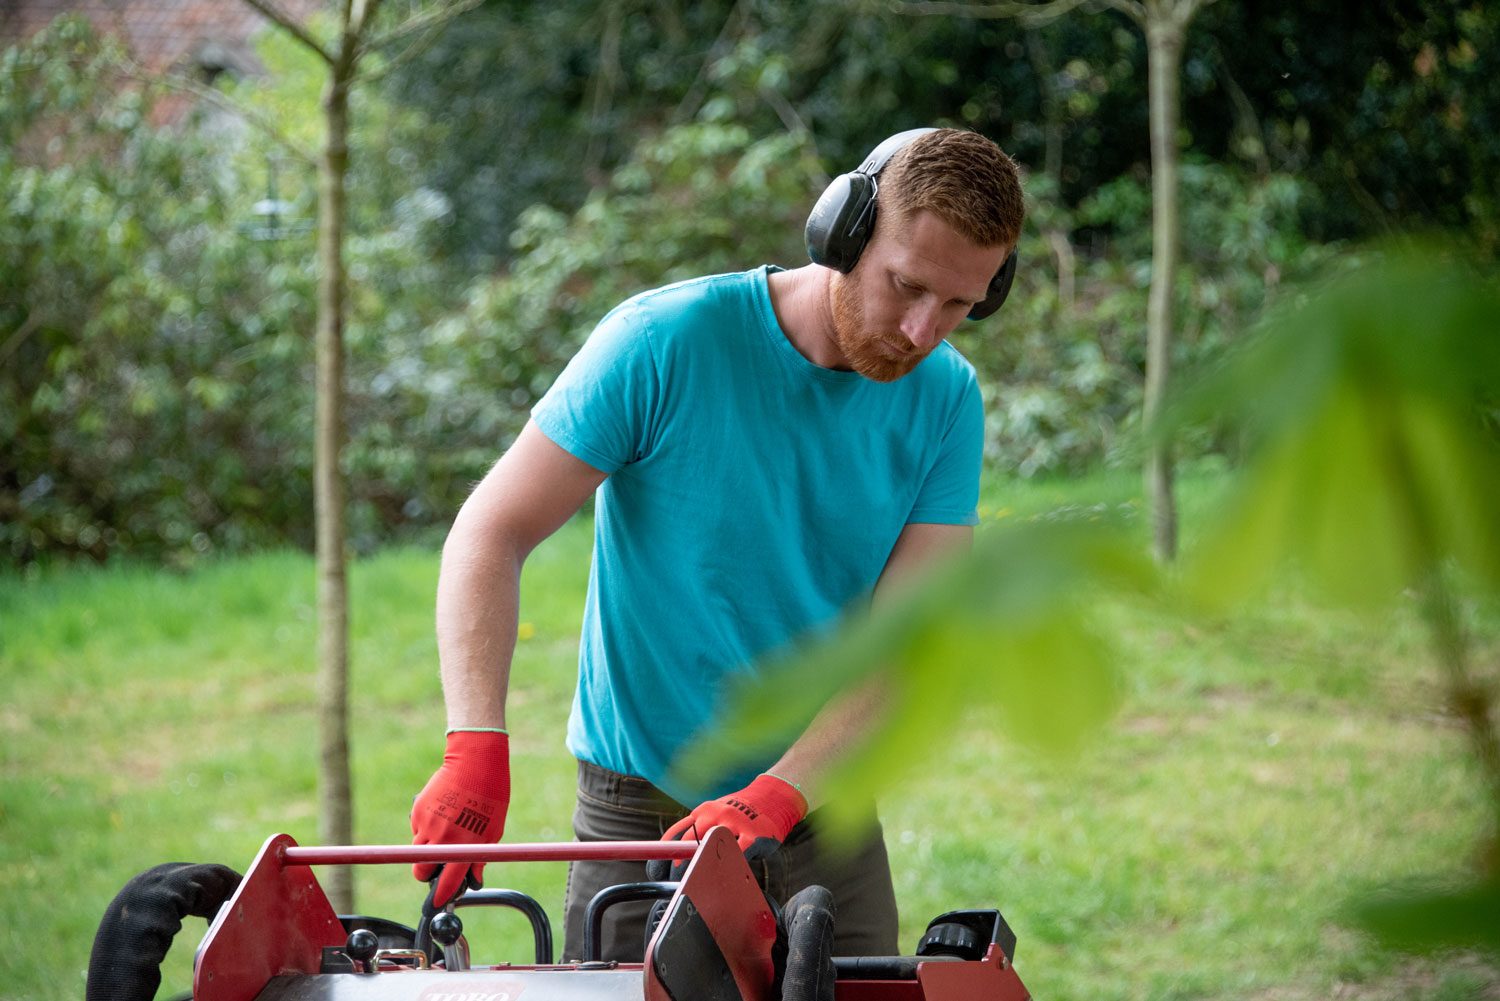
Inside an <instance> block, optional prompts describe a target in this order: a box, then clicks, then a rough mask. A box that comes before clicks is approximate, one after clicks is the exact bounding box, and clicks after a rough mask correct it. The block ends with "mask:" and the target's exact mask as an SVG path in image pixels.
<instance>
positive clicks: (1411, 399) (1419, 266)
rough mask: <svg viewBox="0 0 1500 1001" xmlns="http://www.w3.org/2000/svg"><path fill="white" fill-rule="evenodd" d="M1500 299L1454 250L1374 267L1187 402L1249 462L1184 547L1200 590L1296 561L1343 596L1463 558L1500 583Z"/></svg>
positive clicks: (1371, 597) (1484, 580)
mask: <svg viewBox="0 0 1500 1001" xmlns="http://www.w3.org/2000/svg"><path fill="white" fill-rule="evenodd" d="M1497 327H1500V296H1497V293H1496V289H1495V286H1494V283H1493V281H1487V280H1485V277H1484V276H1483V275H1482V274H1481V273H1480V272H1479V271H1478V270H1477V269H1476V267H1475V266H1474V265H1472V264H1471V263H1467V262H1464V261H1462V260H1461V259H1459V258H1458V257H1457V256H1456V255H1452V254H1443V253H1440V252H1436V251H1432V252H1423V253H1412V254H1403V255H1393V256H1391V257H1389V258H1385V259H1378V260H1377V261H1376V262H1374V263H1373V264H1369V265H1366V266H1364V267H1362V268H1360V269H1359V270H1358V271H1356V272H1355V273H1353V274H1351V275H1348V276H1346V277H1344V278H1342V279H1340V280H1339V281H1337V282H1335V283H1333V284H1332V285H1330V286H1329V287H1328V288H1327V289H1325V290H1323V291H1322V292H1321V293H1320V294H1318V295H1317V296H1315V297H1314V298H1312V299H1311V300H1310V301H1308V302H1306V303H1299V304H1297V305H1296V306H1295V307H1294V308H1290V309H1283V310H1280V311H1278V312H1277V313H1276V314H1275V315H1274V316H1273V317H1272V318H1271V319H1270V320H1269V321H1268V322H1267V323H1266V324H1265V326H1264V329H1263V331H1262V332H1261V334H1260V336H1259V337H1258V338H1257V340H1256V341H1255V342H1254V343H1253V344H1251V345H1250V346H1248V347H1247V348H1246V349H1245V350H1243V351H1240V352H1237V353H1235V354H1234V355H1233V356H1232V357H1230V358H1229V359H1228V360H1227V361H1226V363H1225V364H1224V365H1223V366H1221V367H1220V369H1219V370H1217V371H1216V372H1214V373H1213V374H1211V375H1209V376H1208V377H1206V378H1205V379H1203V380H1202V381H1200V382H1199V383H1198V384H1197V385H1196V386H1195V387H1194V388H1192V389H1190V390H1189V391H1188V392H1187V393H1186V394H1184V397H1183V402H1182V403H1181V405H1180V408H1179V410H1178V412H1177V416H1176V422H1177V423H1178V425H1179V426H1180V424H1181V423H1184V422H1191V421H1194V420H1199V421H1201V420H1204V419H1222V420H1225V421H1227V422H1228V423H1229V424H1230V425H1231V426H1233V427H1235V428H1237V429H1239V430H1241V431H1243V432H1244V433H1245V435H1246V437H1247V438H1248V440H1249V441H1250V444H1251V455H1250V459H1249V460H1248V462H1247V463H1246V465H1245V466H1244V468H1243V469H1242V471H1241V475H1240V476H1239V487H1238V489H1237V491H1235V492H1234V493H1233V495H1232V496H1231V498H1230V499H1229V501H1228V502H1227V506H1226V508H1225V510H1224V511H1223V513H1222V514H1221V515H1220V516H1219V517H1217V518H1216V519H1213V521H1212V522H1211V527H1210V528H1209V530H1208V531H1207V532H1206V533H1205V535H1204V537H1203V539H1202V540H1201V543H1200V544H1199V545H1198V546H1196V547H1195V549H1194V551H1193V552H1192V553H1190V554H1189V557H1188V560H1187V564H1186V581H1187V585H1188V589H1189V592H1190V593H1191V594H1192V595H1194V596H1195V597H1197V598H1198V599H1200V600H1204V601H1206V602H1207V603H1209V604H1210V605H1217V606H1222V605H1226V604H1230V603H1233V602H1234V601H1237V600H1240V599H1242V598H1244V597H1246V596H1247V595H1248V594H1249V593H1251V592H1252V591H1255V590H1257V589H1260V588H1262V587H1263V586H1264V585H1265V584H1267V583H1268V581H1269V579H1270V577H1271V575H1272V573H1273V572H1274V571H1275V569H1276V568H1278V567H1281V566H1287V565H1292V566H1296V567H1298V568H1300V569H1301V570H1302V571H1303V572H1305V573H1306V574H1307V575H1308V577H1309V579H1310V580H1311V581H1312V582H1313V583H1314V584H1315V585H1316V586H1318V587H1319V588H1320V589H1321V590H1322V591H1324V592H1325V593H1326V594H1327V595H1328V596H1329V597H1330V598H1332V599H1334V600H1336V601H1339V602H1344V603H1348V604H1353V605H1357V606H1370V605H1373V604H1378V603H1380V602H1382V601H1386V600H1389V599H1391V598H1393V597H1394V596H1395V595H1397V594H1398V593H1399V592H1401V591H1402V590H1403V589H1407V588H1412V587H1416V586H1419V585H1420V584H1421V583H1422V582H1423V581H1424V580H1425V579H1426V578H1427V577H1428V576H1429V575H1430V574H1431V573H1432V572H1433V571H1435V570H1436V569H1438V568H1439V567H1440V566H1441V565H1443V564H1445V563H1448V562H1452V563H1453V564H1456V565H1457V566H1459V567H1461V568H1463V569H1464V570H1466V571H1467V572H1468V573H1469V574H1470V575H1471V576H1472V577H1473V579H1474V580H1475V581H1477V582H1479V583H1480V584H1482V585H1483V586H1485V587H1487V588H1489V589H1492V590H1500V505H1497V504H1496V498H1497V497H1500V450H1497V448H1496V443H1495V441H1494V440H1493V438H1492V437H1490V436H1489V435H1488V434H1487V433H1486V431H1485V429H1484V422H1483V418H1482V407H1483V405H1484V403H1485V402H1486V401H1487V400H1493V399H1495V398H1497V397H1500V337H1497V333H1500V330H1497Z"/></svg>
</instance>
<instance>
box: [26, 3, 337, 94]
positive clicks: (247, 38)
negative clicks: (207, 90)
mask: <svg viewBox="0 0 1500 1001" xmlns="http://www.w3.org/2000/svg"><path fill="white" fill-rule="evenodd" d="M272 3H273V5H274V6H275V8H276V9H278V10H281V11H284V12H285V13H286V14H288V15H289V16H291V17H293V18H296V19H297V20H299V21H304V22H305V21H306V19H307V18H308V17H309V16H310V15H312V14H313V13H315V12H316V11H317V10H318V9H320V8H322V7H326V6H327V0H272ZM63 14H78V15H82V16H83V17H86V18H88V19H89V21H90V22H91V23H92V24H93V26H94V29H95V30H96V31H98V32H100V33H101V34H110V35H114V36H115V37H117V38H119V39H121V40H122V41H123V42H124V44H125V46H126V49H127V50H128V51H129V52H130V54H131V57H132V58H133V59H134V60H135V61H136V62H137V63H139V64H140V65H141V66H142V67H143V68H144V69H145V70H146V71H147V72H148V73H151V74H167V73H173V74H179V75H182V76H188V77H191V78H193V79H195V80H197V81H198V82H199V83H211V82H212V81H213V80H214V79H215V78H217V77H218V76H219V74H221V73H230V74H233V75H235V76H253V75H256V74H258V73H260V72H261V71H262V67H261V65H260V61H259V60H258V59H257V58H256V56H255V49H254V39H255V37H256V35H257V33H258V32H261V31H264V30H266V29H268V28H269V22H268V21H267V19H266V18H265V16H264V15H262V14H261V13H260V12H259V11H257V10H256V9H255V8H253V7H251V6H250V5H249V4H248V3H246V2H245V0H0V48H4V47H8V46H10V45H13V44H15V43H16V42H19V41H23V40H25V39H26V38H29V37H30V36H31V35H33V34H35V33H36V32H38V31H40V30H41V29H42V28H44V27H46V26H47V25H48V24H50V23H52V21H53V20H54V19H55V18H57V17H59V16H61V15H63ZM191 106H192V100H191V98H188V97H187V96H186V95H178V96H176V97H175V98H171V99H168V100H166V101H164V102H162V103H161V105H160V106H159V107H158V108H157V109H156V114H155V116H154V117H155V118H156V119H157V120H158V122H159V123H167V122H171V121H174V120H177V119H179V118H180V117H182V116H183V115H185V114H186V112H187V111H188V109H189V108H190V107H191Z"/></svg>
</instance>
